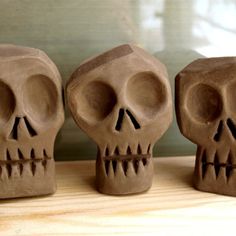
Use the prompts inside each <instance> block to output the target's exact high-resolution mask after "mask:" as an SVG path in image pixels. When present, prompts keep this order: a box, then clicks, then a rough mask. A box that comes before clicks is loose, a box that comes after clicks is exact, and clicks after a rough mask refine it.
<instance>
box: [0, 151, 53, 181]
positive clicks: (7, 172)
mask: <svg viewBox="0 0 236 236" xmlns="http://www.w3.org/2000/svg"><path fill="white" fill-rule="evenodd" d="M50 159H51V158H49V157H48V155H47V153H46V150H45V149H43V157H40V158H37V156H36V154H35V150H34V149H33V148H32V149H31V150H30V152H29V154H28V155H27V156H26V155H24V154H23V152H22V151H21V150H20V149H19V148H18V149H17V150H8V149H7V150H6V160H5V161H0V179H13V178H19V177H21V176H22V177H23V176H35V175H37V174H39V173H44V172H45V171H46V170H47V163H48V161H50Z"/></svg>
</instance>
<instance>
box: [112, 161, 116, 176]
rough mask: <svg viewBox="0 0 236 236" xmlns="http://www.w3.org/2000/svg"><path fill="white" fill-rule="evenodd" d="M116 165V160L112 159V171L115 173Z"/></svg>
mask: <svg viewBox="0 0 236 236" xmlns="http://www.w3.org/2000/svg"><path fill="white" fill-rule="evenodd" d="M116 166H117V161H116V160H113V161H112V167H113V170H114V173H116Z"/></svg>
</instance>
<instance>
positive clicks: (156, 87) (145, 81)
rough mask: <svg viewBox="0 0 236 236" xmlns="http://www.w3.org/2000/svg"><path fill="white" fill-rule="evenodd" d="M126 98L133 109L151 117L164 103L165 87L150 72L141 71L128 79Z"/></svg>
mask: <svg viewBox="0 0 236 236" xmlns="http://www.w3.org/2000/svg"><path fill="white" fill-rule="evenodd" d="M127 98H128V100H129V102H130V103H131V105H132V106H133V107H134V108H135V110H137V111H139V112H140V113H141V114H144V115H146V116H147V117H148V118H153V117H155V116H156V114H157V113H158V111H160V110H161V109H162V108H163V107H164V105H165V102H166V87H165V85H164V84H163V83H162V82H161V81H160V79H158V77H157V76H156V75H155V74H153V73H152V72H141V73H138V74H136V75H134V76H133V77H132V78H131V79H130V80H129V82H128V85H127Z"/></svg>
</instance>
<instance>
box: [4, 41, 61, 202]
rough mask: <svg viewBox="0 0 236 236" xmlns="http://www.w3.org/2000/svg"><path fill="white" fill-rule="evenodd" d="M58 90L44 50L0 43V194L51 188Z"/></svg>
mask: <svg viewBox="0 0 236 236" xmlns="http://www.w3.org/2000/svg"><path fill="white" fill-rule="evenodd" d="M61 93H62V85H61V77H60V75H59V72H58V70H57V68H56V66H55V65H54V64H53V62H52V61H51V60H50V59H49V58H48V57H47V55H46V54H45V53H43V52H42V51H40V50H38V49H33V48H26V47H21V46H15V45H0V95H1V99H0V198H16V197H29V196H39V195H45V194H51V193H54V192H55V190H56V183H55V178H54V177H55V167H54V159H53V149H54V141H55V137H56V135H57V132H58V131H59V128H60V127H61V125H62V123H63V121H64V111H63V103H62V94H61Z"/></svg>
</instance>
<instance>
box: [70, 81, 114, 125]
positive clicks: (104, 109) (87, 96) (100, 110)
mask: <svg viewBox="0 0 236 236" xmlns="http://www.w3.org/2000/svg"><path fill="white" fill-rule="evenodd" d="M74 96H75V101H76V107H77V112H78V113H79V115H80V116H81V117H82V118H83V119H84V120H86V121H88V122H90V123H95V122H97V121H102V120H103V119H105V118H106V117H107V116H108V115H109V114H110V113H111V112H112V110H113V108H114V106H115V104H116V103H117V97H116V94H115V91H114V90H113V88H112V87H110V86H109V85H108V84H106V83H104V82H100V81H93V82H90V83H89V84H87V85H86V86H85V87H84V88H83V89H82V91H81V92H78V91H75V92H74Z"/></svg>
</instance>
